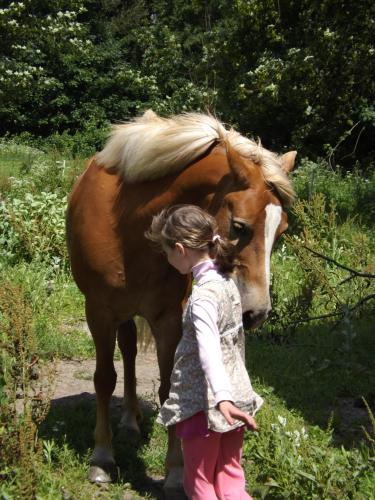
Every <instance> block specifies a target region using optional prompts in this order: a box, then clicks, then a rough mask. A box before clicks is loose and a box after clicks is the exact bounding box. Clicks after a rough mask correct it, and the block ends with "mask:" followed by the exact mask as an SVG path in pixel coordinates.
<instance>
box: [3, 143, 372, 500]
mask: <svg viewBox="0 0 375 500" xmlns="http://www.w3.org/2000/svg"><path fill="white" fill-rule="evenodd" d="M34 153H35V155H34ZM62 160H63V158H61V157H58V156H56V153H53V154H49V153H48V152H47V153H41V152H40V151H37V152H35V150H28V149H27V148H24V147H19V146H17V145H16V144H14V143H12V142H11V143H7V142H6V141H5V142H4V141H3V142H2V143H1V144H0V191H1V193H2V197H3V199H4V200H12V199H14V198H15V197H18V198H19V199H20V200H21V201H22V200H24V197H25V196H26V194H27V193H30V192H32V193H33V195H34V198H33V200H34V201H35V200H37V199H38V198H37V196H38V193H39V192H40V191H41V189H42V187H44V188H45V189H47V190H48V191H49V192H52V193H59V196H63V195H64V194H65V193H66V192H67V191H69V189H70V186H71V184H72V182H73V180H74V178H76V176H77V174H78V172H79V170H80V168H82V165H83V161H82V160H79V159H76V160H69V159H67V160H66V162H65V164H64V165H65V167H64V170H62V169H61V168H60V167H61V165H62V163H61V162H62ZM56 162H60V163H56ZM302 163H303V165H302V168H301V170H300V173H298V171H297V173H296V174H295V184H296V186H297V190H298V192H299V194H300V198H301V199H302V200H306V204H305V205H303V204H302V205H300V206H299V208H298V206H297V209H296V211H295V213H294V214H291V227H292V229H291V231H290V234H291V235H293V237H294V238H295V239H294V240H293V239H291V240H290V241H289V240H287V239H284V240H283V241H281V242H280V244H279V245H278V247H277V248H276V250H275V252H274V256H273V271H274V275H273V281H274V285H273V304H274V312H273V316H272V317H271V319H270V321H269V322H267V324H265V325H264V327H262V328H260V329H258V330H257V331H256V332H252V333H251V334H249V335H248V338H247V356H248V360H247V363H248V368H249V373H250V374H251V376H252V380H253V382H254V385H255V388H256V390H257V391H258V392H259V393H260V394H261V395H262V396H263V397H264V399H265V404H264V406H263V408H262V409H261V411H260V412H259V414H258V416H257V420H258V423H259V425H260V428H261V432H260V433H259V434H256V435H255V434H250V433H249V434H247V435H246V439H245V446H244V467H245V471H246V477H247V481H248V484H249V491H251V492H252V493H253V496H254V497H255V498H266V499H282V498H295V499H311V498H319V499H320V498H322V499H326V498H339V499H340V500H341V499H355V500H362V499H368V498H373V497H374V495H375V477H374V471H373V468H372V464H373V460H374V444H373V441H372V442H371V439H372V440H373V438H374V429H373V428H372V422H373V420H372V419H373V417H371V412H373V411H374V405H375V393H374V387H375V385H374V382H375V380H374V378H375V376H374V373H375V370H374V368H375V367H374V356H373V328H372V323H373V320H374V312H375V311H374V307H373V304H372V302H371V301H369V302H367V303H366V304H365V305H364V306H361V307H360V308H358V309H356V310H355V311H354V312H353V313H350V314H349V313H348V307H349V306H350V305H353V304H355V303H356V301H358V300H359V299H360V298H361V297H363V296H364V295H365V294H366V293H369V292H370V291H371V287H372V286H373V285H372V283H371V282H370V281H364V280H359V279H352V280H350V281H349V282H347V283H345V284H341V285H340V282H341V281H342V280H343V279H345V277H346V276H347V273H346V272H344V271H341V270H339V269H337V268H336V267H335V266H334V265H331V264H328V263H326V262H322V261H320V260H317V259H314V258H313V257H311V255H309V254H308V253H305V254H301V253H298V251H297V250H296V248H297V249H298V248H300V247H301V245H302V243H309V244H312V245H313V244H314V243H317V244H318V245H319V248H320V249H322V251H323V250H324V252H326V253H329V255H331V257H333V258H335V259H336V260H338V261H340V262H342V263H345V264H346V265H349V266H352V267H356V268H358V269H367V270H368V272H373V269H374V266H375V261H374V249H375V237H374V232H373V218H372V215H371V214H372V210H373V199H371V193H373V192H374V191H375V178H374V176H372V175H371V174H369V175H368V176H367V177H366V178H361V177H360V175H359V173H355V174H352V175H351V176H348V175H347V176H343V175H341V174H340V173H327V171H326V170H324V169H323V167H322V166H320V165H315V164H313V165H310V164H309V163H308V162H302ZM309 168H310V170H309ZM311 169H312V170H311ZM51 171H53V172H54V175H53V176H52V177H53V179H47V178H46V172H51ZM312 172H313V173H312ZM10 175H12V176H18V178H19V181H18V182H16V183H14V182H13V181H10V180H9V176H10ZM354 177H355V178H354ZM365 181H368V182H365ZM318 192H319V193H322V196H323V197H322V198H320V199H319V198H316V194H317V193H318ZM364 200H365V201H366V200H367V201H366V203H367V205H366V210H362V211H360V207H361V203H363V202H364ZM371 200H372V201H371ZM333 202H334V203H333ZM25 206H27V205H25ZM46 207H47V205H46ZM332 207H333V208H332ZM298 210H299V212H298ZM355 211H358V215H357V216H356V217H353V216H352V214H353V213H354V212H355ZM45 212H46V213H44V212H43V207H42V209H41V216H40V217H39V219H38V223H40V224H41V226H40V227H42V228H43V227H46V228H47V229H46V232H45V234H44V236H45V240H43V241H45V242H47V243H48V238H49V237H50V238H51V239H53V240H54V241H56V234H55V233H54V232H53V231H54V229H53V228H51V227H50V226H47V225H45V226H43V217H47V218H48V217H49V214H50V212H49V209H48V207H47V208H45ZM27 213H28V212H27ZM370 215H371V216H370ZM25 220H26V221H27V217H26V219H25ZM301 221H303V223H302V222H301ZM32 230H33V229H32V228H31V229H30V231H32ZM25 231H28V226H27V225H25ZM7 234H9V235H10V236H9V238H11V237H12V238H13V237H14V240H13V242H12V244H13V243H14V245H18V247H17V252H16V253H14V254H13V256H9V255H7V254H1V256H0V270H1V280H3V281H4V282H6V283H11V284H12V286H13V287H14V290H18V291H19V292H17V293H19V294H20V296H21V298H22V300H21V302H20V303H26V304H27V305H28V311H29V312H28V324H29V325H30V327H29V330H28V332H27V335H29V337H30V339H31V340H32V342H31V340H30V343H29V345H30V350H31V351H30V352H29V353H28V354H29V356H30V358H28V356H26V357H24V358H25V359H24V363H26V364H25V366H24V367H23V369H25V370H26V372H27V370H28V369H29V365H28V363H29V361H28V359H35V357H36V358H41V359H44V360H45V361H46V362H48V361H49V360H53V359H54V358H56V357H60V358H74V359H86V358H92V357H94V354H95V353H94V347H93V343H92V340H91V338H90V336H89V335H87V331H86V327H85V324H84V303H83V298H82V295H81V294H80V292H79V290H78V289H77V287H76V286H75V284H74V283H73V280H72V278H71V276H70V273H69V268H68V266H67V265H66V262H65V261H64V258H65V257H64V252H63V250H62V249H61V248H59V246H48V244H47V243H46V246H45V248H46V251H45V252H44V254H43V255H41V254H40V253H39V254H38V248H34V250H33V253H31V252H29V253H27V255H25V253H24V249H23V248H22V246H21V247H20V246H19V245H20V243H19V241H21V240H20V239H19V238H18V239H17V238H16V236H14V234H15V233H14V232H13V233H12V232H8V233H7ZM30 234H33V233H30ZM58 236H59V237H61V235H58ZM0 237H1V235H0ZM58 241H60V240H58ZM61 241H62V240H61ZM46 254H48V258H46ZM22 301H23V302H22ZM345 308H346V309H345ZM329 312H335V313H337V314H338V316H336V317H328V318H325V319H321V320H316V321H308V319H309V317H312V316H316V315H322V314H326V313H329ZM16 313H17V314H16V320H17V322H18V323H17V325H18V327H19V328H20V327H21V326H22V314H23V311H22V310H20V311H16ZM17 315H18V319H17ZM4 318H5V319H4ZM6 318H7V317H6V311H2V310H1V307H0V327H1V328H0V335H3V332H12V325H9V321H8V320H7V319H6ZM7 322H8V323H7ZM21 330H22V328H21ZM10 335H11V333H9V335H8V336H7V335H5V336H3V337H1V339H2V341H1V352H0V354H1V356H2V358H1V359H2V361H3V364H2V365H1V366H0V402H1V403H2V405H8V406H7V408H9V419H11V418H12V419H14V420H12V422H13V423H14V425H15V429H18V427H17V425H18V423H17V422H18V420H17V417H16V416H15V414H14V412H13V406H12V405H15V404H16V400H15V399H14V400H12V399H11V398H10V396H9V395H10V394H13V392H12V391H13V389H14V394H15V393H16V389H17V387H18V386H17V383H18V382H17V380H18V379H19V377H20V373H21V372H22V370H21V368H22V367H21V368H20V367H18V366H17V362H16V361H17V358H15V357H14V354H9V353H12V352H13V351H12V349H13V348H14V345H12V341H11V340H10ZM1 339H0V340H1ZM16 347H17V346H16ZM5 361H6V363H5ZM18 364H19V362H18ZM4 367H9V368H7V369H9V370H13V372H11V371H8V373H5V371H4ZM10 375H12V376H10ZM2 377H3V378H2ZM3 379H4V380H5V381H6V384H8V385H5V386H4V385H2V384H3V382H4V380H3ZM4 387H6V388H7V389H6V390H7V391H8V392H6V391H5V392H4ZM9 388H11V389H12V390H10V389H9ZM45 397H46V396H45ZM362 398H365V400H366V402H367V403H368V405H369V408H366V406H365V403H364V402H363V399H362ZM42 399H43V396H42ZM115 402H116V403H119V401H115ZM148 403H149V405H148V408H149V409H148V411H147V412H146V418H145V420H144V422H143V424H142V435H141V437H140V438H139V439H138V440H135V439H134V437H129V436H126V435H125V436H124V435H120V434H117V433H116V431H115V439H114V443H115V444H114V446H115V454H116V459H117V463H118V465H119V467H120V480H119V482H118V483H116V484H110V485H106V486H103V487H98V486H96V485H91V484H90V483H89V482H88V481H87V480H86V477H87V471H88V459H89V455H90V451H91V449H92V446H93V437H92V434H93V428H94V423H95V406H94V404H93V403H91V402H85V401H75V402H74V404H70V405H62V404H59V402H54V403H53V404H52V406H51V407H50V409H49V411H48V414H47V415H46V418H45V419H44V421H43V422H42V423H40V424H38V430H37V436H36V439H35V447H34V444H32V445H31V444H30V443H29V444H28V446H29V448H27V449H28V450H31V449H34V448H35V452H34V458H33V459H32V465H33V469H32V470H31V472H30V471H29V473H30V475H31V476H32V477H33V478H34V479H33V481H34V483H33V485H32V487H33V488H34V495H35V496H34V498H38V499H41V500H44V499H55V498H66V499H67V498H74V499H76V498H77V499H81V498H82V499H87V498H96V497H98V498H103V499H107V498H108V499H117V498H118V499H120V498H121V499H124V498H125V499H126V498H134V499H138V498H154V499H158V498H161V484H160V478H162V477H163V474H164V457H165V451H166V432H165V430H164V429H163V428H161V427H160V426H159V425H156V424H155V422H154V420H155V411H156V406H155V403H154V402H152V401H151V402H150V401H148ZM35 404H36V406H37V404H38V403H35ZM2 408H6V406H2ZM116 409H117V410H116ZM12 415H13V416H12ZM371 418H372V419H371ZM9 419H8V420H7V421H6V422H3V421H2V420H1V416H0V445H1V442H2V441H1V440H2V439H3V437H4V436H8V435H9V439H13V440H14V435H15V434H14V432H16V430H15V431H14V432H13V434H12V433H10V431H9V428H10V427H11V425H10V420H9ZM118 420H119V412H118V407H117V406H115V411H114V414H113V416H112V424H113V429H114V430H115V429H116V426H117V423H118ZM13 423H12V425H13ZM363 428H364V429H365V430H366V432H367V436H366V433H365V432H364V430H363ZM12 436H13V437H12ZM19 436H21V434H19ZM21 442H22V439H21ZM19 443H20V441H19V440H18V441H17V440H16V441H13V446H14V449H15V450H17V449H18V447H19V446H20V444H19ZM33 447H34V448H33ZM0 448H1V446H0ZM27 456H28V455H27ZM1 458H2V455H1V450H0V479H1V484H0V499H4V500H5V499H13V498H19V497H20V491H21V489H20V488H21V487H24V482H22V481H21V479H20V478H21V477H22V476H24V477H25V470H26V469H25V464H23V465H22V464H17V463H14V462H13V461H12V460H11V458H12V457H11V456H8V457H7V460H5V459H3V460H1ZM26 479H27V476H26ZM30 480H31V479H30ZM22 485H23V486H22ZM25 491H26V490H25ZM25 498H26V497H25Z"/></svg>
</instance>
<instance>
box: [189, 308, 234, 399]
mask: <svg viewBox="0 0 375 500" xmlns="http://www.w3.org/2000/svg"><path fill="white" fill-rule="evenodd" d="M191 314H192V320H193V324H194V328H195V332H196V337H197V342H198V350H199V359H200V362H201V366H202V369H203V371H204V374H205V376H206V379H207V381H208V383H209V384H210V387H211V390H212V392H213V394H214V397H215V403H216V404H218V403H219V402H220V401H224V400H226V401H231V400H232V388H231V384H230V381H229V378H228V375H227V373H226V371H225V368H224V365H223V360H222V352H221V347H220V334H219V330H218V327H217V321H218V311H217V304H216V303H215V302H214V301H211V300H209V299H206V298H205V299H197V300H195V301H194V302H193V304H192V308H191Z"/></svg>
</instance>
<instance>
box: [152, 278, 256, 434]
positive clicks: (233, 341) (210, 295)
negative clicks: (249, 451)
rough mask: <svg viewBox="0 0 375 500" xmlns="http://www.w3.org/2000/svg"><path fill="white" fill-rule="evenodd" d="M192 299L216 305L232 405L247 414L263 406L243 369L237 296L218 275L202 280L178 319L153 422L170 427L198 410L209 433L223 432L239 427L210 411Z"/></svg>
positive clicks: (210, 398)
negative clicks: (166, 387)
mask: <svg viewBox="0 0 375 500" xmlns="http://www.w3.org/2000/svg"><path fill="white" fill-rule="evenodd" d="M197 298H207V299H209V300H211V301H214V302H217V303H218V315H219V319H218V329H219V334H220V346H221V350H222V361H223V364H224V367H225V370H226V372H227V375H228V377H229V380H230V382H231V386H232V399H233V403H234V404H235V405H236V406H237V407H239V408H241V410H243V411H246V412H247V413H249V414H250V415H254V414H255V413H256V411H257V410H258V409H259V408H260V406H261V405H262V403H263V400H262V398H261V397H260V396H259V395H258V394H256V392H254V390H253V388H252V386H251V382H250V378H249V375H248V373H247V370H246V367H245V338H244V331H243V325H242V308H241V297H240V294H239V291H238V289H237V287H236V285H235V283H234V282H233V280H232V279H231V278H227V277H224V276H223V277H222V279H215V280H211V281H206V282H204V283H202V284H197V285H195V286H194V287H193V291H192V294H191V296H190V298H189V300H188V302H187V305H186V308H185V311H184V314H183V335H182V338H181V341H180V343H179V344H178V346H177V349H176V353H175V358H174V368H173V371H172V375H171V388H170V392H169V397H168V399H167V400H166V401H165V403H164V404H163V406H162V408H161V410H160V412H159V415H158V417H157V422H159V423H161V424H163V425H165V426H170V425H174V424H176V423H177V422H181V421H183V420H185V419H187V418H189V417H191V416H192V415H194V414H195V413H197V412H199V411H202V410H203V411H204V412H205V413H206V415H207V421H208V428H209V429H211V430H213V431H216V432H227V431H230V430H232V429H235V428H237V427H240V426H241V425H243V423H242V422H240V421H236V422H235V423H234V424H233V425H232V426H230V425H229V424H228V423H227V422H226V420H225V418H224V417H223V416H222V414H221V413H220V412H219V410H218V409H217V408H216V406H215V400H214V395H213V393H212V391H211V389H210V387H209V384H208V382H207V380H206V378H205V375H204V372H203V369H202V367H201V364H200V360H199V351H198V343H197V339H196V336H195V330H194V324H193V321H192V318H191V307H192V304H193V302H194V300H196V299H197Z"/></svg>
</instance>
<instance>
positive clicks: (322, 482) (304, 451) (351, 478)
mask: <svg viewBox="0 0 375 500" xmlns="http://www.w3.org/2000/svg"><path fill="white" fill-rule="evenodd" d="M261 415H262V416H261ZM259 422H260V425H261V428H262V432H261V433H260V434H259V436H251V437H249V438H248V439H246V440H245V446H244V457H245V459H247V460H249V461H251V467H253V468H255V471H254V470H253V471H251V469H250V470H249V474H250V475H252V476H254V475H255V474H256V475H257V482H258V484H259V483H260V484H263V486H261V487H260V488H259V487H258V490H259V491H258V493H259V494H260V496H261V498H278V499H281V498H352V495H355V494H356V493H357V492H358V491H359V490H360V492H361V495H363V496H361V497H359V498H365V497H366V494H368V495H370V496H371V486H370V483H371V477H372V468H371V455H370V450H369V448H367V447H366V446H365V445H364V444H363V445H361V446H360V447H359V449H357V450H351V451H346V450H345V449H344V448H343V447H342V448H335V447H333V446H332V438H331V432H330V431H329V430H328V431H323V430H321V429H319V428H318V427H315V426H309V427H308V428H306V427H305V425H304V424H303V422H302V421H301V419H300V418H298V417H296V416H294V415H291V414H288V415H287V416H283V415H280V414H276V412H275V411H272V410H271V409H267V410H263V414H262V413H260V417H259ZM360 485H361V486H360Z"/></svg>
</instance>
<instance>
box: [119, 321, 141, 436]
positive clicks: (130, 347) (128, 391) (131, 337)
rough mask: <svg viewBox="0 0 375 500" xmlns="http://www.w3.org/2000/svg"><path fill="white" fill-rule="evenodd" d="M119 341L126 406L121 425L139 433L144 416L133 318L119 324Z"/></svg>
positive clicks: (135, 328) (135, 329)
mask: <svg viewBox="0 0 375 500" xmlns="http://www.w3.org/2000/svg"><path fill="white" fill-rule="evenodd" d="M117 342H118V345H119V348H120V351H121V354H122V359H123V362H124V406H123V410H122V416H121V421H120V424H119V427H120V428H124V429H129V430H133V431H136V432H137V433H139V432H140V430H139V425H138V422H139V421H140V420H141V418H142V412H141V410H140V408H139V404H138V399H137V392H136V385H137V382H136V376H135V359H136V356H137V327H136V325H135V323H134V321H133V320H132V319H131V320H129V321H125V322H124V323H122V324H121V325H120V326H119V328H118V330H117Z"/></svg>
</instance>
